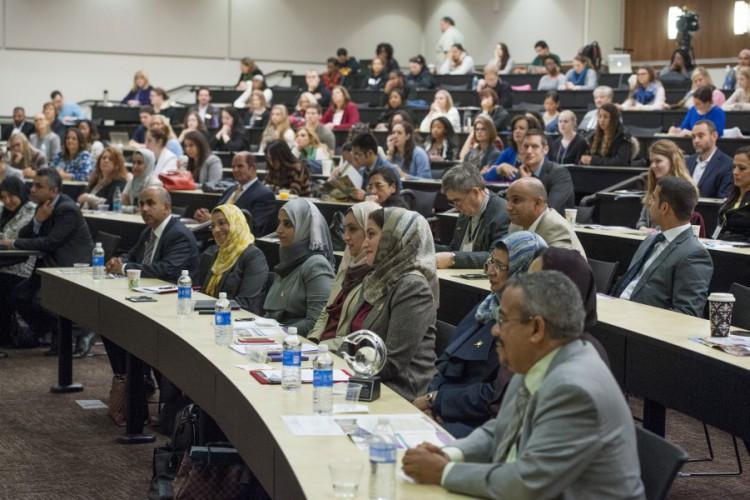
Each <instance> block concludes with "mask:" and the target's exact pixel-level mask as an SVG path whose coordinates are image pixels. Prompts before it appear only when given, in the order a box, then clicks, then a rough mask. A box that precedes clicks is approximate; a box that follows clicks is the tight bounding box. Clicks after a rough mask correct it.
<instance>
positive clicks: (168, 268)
mask: <svg viewBox="0 0 750 500" xmlns="http://www.w3.org/2000/svg"><path fill="white" fill-rule="evenodd" d="M138 204H139V205H140V208H141V217H143V221H144V222H145V223H146V225H147V226H148V227H147V228H146V229H144V230H143V232H142V233H141V236H140V238H138V243H136V245H135V246H134V247H133V248H132V249H131V250H130V252H129V253H128V256H127V263H125V262H123V260H122V259H121V258H120V257H113V258H111V259H110V260H109V262H107V272H110V273H122V274H124V273H125V272H126V271H127V270H128V269H141V270H142V276H143V277H144V278H158V279H160V280H164V281H171V282H173V283H174V282H176V281H177V279H178V278H179V277H180V273H181V271H182V270H183V269H187V270H188V271H190V275H191V276H194V275H195V273H196V271H197V270H198V243H197V242H196V241H195V237H194V236H193V233H192V232H190V230H189V229H188V228H186V227H185V225H184V224H183V223H182V222H180V221H179V220H178V219H176V218H174V217H172V200H171V197H170V196H169V192H167V190H165V189H164V188H163V187H157V186H152V187H148V188H146V189H144V190H143V191H142V192H141V194H140V197H139V198H138Z"/></svg>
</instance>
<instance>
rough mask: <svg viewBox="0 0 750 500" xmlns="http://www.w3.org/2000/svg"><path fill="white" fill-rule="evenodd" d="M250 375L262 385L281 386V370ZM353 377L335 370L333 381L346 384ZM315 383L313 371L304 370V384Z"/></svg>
mask: <svg viewBox="0 0 750 500" xmlns="http://www.w3.org/2000/svg"><path fill="white" fill-rule="evenodd" d="M250 375H252V376H253V378H254V379H255V380H257V381H258V382H260V383H261V384H274V385H275V384H280V383H281V370H251V371H250ZM349 377H351V374H350V373H349V372H347V371H346V370H333V381H334V382H346V381H347V380H349ZM312 381H313V369H312V368H302V383H303V384H312Z"/></svg>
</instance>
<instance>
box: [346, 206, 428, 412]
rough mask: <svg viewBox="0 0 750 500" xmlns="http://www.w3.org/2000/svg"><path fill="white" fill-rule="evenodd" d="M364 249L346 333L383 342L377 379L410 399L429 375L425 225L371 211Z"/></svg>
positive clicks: (389, 211)
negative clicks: (369, 334)
mask: <svg viewBox="0 0 750 500" xmlns="http://www.w3.org/2000/svg"><path fill="white" fill-rule="evenodd" d="M364 250H365V253H366V255H367V263H368V264H369V265H371V266H372V268H373V270H372V272H371V273H370V274H368V275H367V276H366V277H365V279H364V283H363V285H362V299H361V301H360V305H359V307H358V308H357V313H356V314H355V316H354V318H353V319H352V322H351V326H350V329H351V331H352V332H354V331H357V330H359V329H362V328H364V329H366V330H372V331H373V332H375V333H377V334H378V335H380V337H382V338H383V340H384V341H385V345H386V348H387V349H388V359H387V361H386V364H385V367H384V368H383V370H381V372H380V374H379V375H380V378H381V379H382V380H383V382H385V383H386V384H387V385H388V386H389V387H390V388H391V389H393V390H394V391H396V392H397V393H399V394H400V395H401V396H403V397H404V398H407V399H408V400H409V401H411V400H413V399H414V398H415V397H416V396H417V395H419V394H423V393H424V392H425V390H426V389H427V385H428V384H429V383H430V381H431V380H432V377H433V376H434V375H435V320H436V316H437V304H438V279H437V271H436V269H435V245H434V243H433V241H432V233H431V232H430V226H429V224H428V223H427V220H425V218H424V217H422V216H421V215H419V214H418V213H416V212H411V211H409V210H405V209H403V208H396V207H389V208H384V209H381V210H376V211H374V212H372V213H371V214H370V216H369V217H368V219H367V238H366V240H365V243H364Z"/></svg>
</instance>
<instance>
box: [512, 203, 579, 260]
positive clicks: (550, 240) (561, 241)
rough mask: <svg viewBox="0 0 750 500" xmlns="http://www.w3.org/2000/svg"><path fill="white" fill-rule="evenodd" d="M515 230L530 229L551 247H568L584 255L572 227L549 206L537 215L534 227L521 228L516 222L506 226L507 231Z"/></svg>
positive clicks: (513, 231)
mask: <svg viewBox="0 0 750 500" xmlns="http://www.w3.org/2000/svg"><path fill="white" fill-rule="evenodd" d="M516 231H531V232H533V233H536V234H538V235H539V236H541V237H542V239H543V240H544V241H546V242H547V245H549V246H551V247H557V248H568V249H571V250H575V251H576V252H578V253H580V254H581V255H582V256H583V257H586V251H585V250H584V249H583V245H581V242H580V240H579V239H578V236H577V235H576V232H575V230H574V229H573V227H572V226H571V225H570V224H569V223H568V221H567V220H565V218H564V217H563V216H562V215H560V214H559V213H557V212H556V211H555V210H552V209H551V208H549V207H547V210H545V211H544V213H542V215H540V216H539V219H538V221H537V222H536V227H534V225H533V224H532V225H531V226H530V227H529V228H523V227H521V226H519V225H516V224H511V225H510V226H508V232H509V233H515V232H516Z"/></svg>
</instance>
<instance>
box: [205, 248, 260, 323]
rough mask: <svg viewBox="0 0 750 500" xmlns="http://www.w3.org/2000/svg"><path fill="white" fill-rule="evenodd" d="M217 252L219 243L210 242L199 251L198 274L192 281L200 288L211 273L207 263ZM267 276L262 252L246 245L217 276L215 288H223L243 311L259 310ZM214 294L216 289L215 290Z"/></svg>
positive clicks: (257, 312)
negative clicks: (227, 267) (217, 282)
mask: <svg viewBox="0 0 750 500" xmlns="http://www.w3.org/2000/svg"><path fill="white" fill-rule="evenodd" d="M218 255H219V247H218V246H217V245H213V246H211V247H209V248H208V249H207V250H206V251H205V252H203V253H202V254H201V257H200V262H199V264H198V277H197V278H196V280H195V282H196V283H199V284H200V285H201V286H202V287H203V288H204V289H205V287H206V285H208V280H209V278H210V276H211V266H213V265H214V262H216V257H217V256H218ZM267 280H268V263H267V262H266V256H265V255H264V254H263V252H261V251H260V250H259V249H258V247H256V246H255V245H249V246H248V247H247V248H246V249H245V251H244V252H243V253H242V254H241V255H240V256H239V257H238V258H237V261H236V262H235V263H234V265H233V266H232V267H231V268H230V269H229V270H228V271H226V272H225V273H224V274H223V275H222V276H221V280H219V288H218V289H217V292H226V293H227V298H228V299H234V300H236V301H237V303H238V304H239V305H240V307H242V308H243V309H245V310H246V311H250V312H253V313H255V314H260V315H262V314H263V299H264V298H265V294H264V291H265V290H264V288H265V286H266V281H267ZM217 294H218V293H217Z"/></svg>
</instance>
